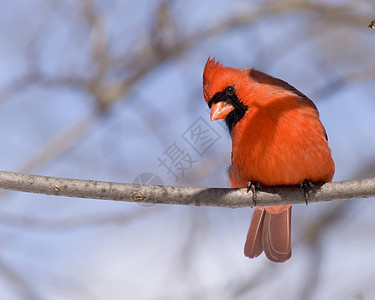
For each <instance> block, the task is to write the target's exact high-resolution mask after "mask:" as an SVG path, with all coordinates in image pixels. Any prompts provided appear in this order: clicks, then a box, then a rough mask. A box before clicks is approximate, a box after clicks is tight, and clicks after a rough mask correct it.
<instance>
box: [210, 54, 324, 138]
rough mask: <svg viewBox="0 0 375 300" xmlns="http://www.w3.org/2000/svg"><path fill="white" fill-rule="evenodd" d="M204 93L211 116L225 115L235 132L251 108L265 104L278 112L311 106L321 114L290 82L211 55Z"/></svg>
mask: <svg viewBox="0 0 375 300" xmlns="http://www.w3.org/2000/svg"><path fill="white" fill-rule="evenodd" d="M203 94H204V99H205V100H206V103H207V104H208V107H210V108H211V120H212V121H213V120H219V119H225V121H226V123H227V125H228V128H229V131H231V132H232V129H233V128H234V126H235V125H236V124H237V123H238V122H239V121H241V120H242V119H243V117H244V116H245V114H246V112H247V111H253V113H254V111H255V110H256V109H259V108H261V107H268V110H269V111H276V112H277V111H282V110H285V109H287V108H289V109H291V108H293V107H294V108H295V107H297V106H304V107H306V106H307V107H309V108H310V110H311V113H312V114H318V111H317V108H316V106H315V104H314V103H313V102H312V101H311V100H310V99H309V98H307V97H306V96H305V95H304V94H302V93H301V92H300V91H298V90H297V89H295V88H294V87H293V86H291V85H289V84H288V83H287V82H285V81H283V80H281V79H278V78H275V77H272V76H269V75H267V74H265V73H263V72H260V71H258V70H255V69H235V68H230V67H226V66H223V65H222V64H221V63H219V62H217V61H215V59H210V58H208V60H207V62H206V65H205V67H204V72H203ZM271 108H272V109H271ZM275 118H276V117H275Z"/></svg>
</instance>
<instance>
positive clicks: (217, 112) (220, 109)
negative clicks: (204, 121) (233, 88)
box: [211, 102, 234, 121]
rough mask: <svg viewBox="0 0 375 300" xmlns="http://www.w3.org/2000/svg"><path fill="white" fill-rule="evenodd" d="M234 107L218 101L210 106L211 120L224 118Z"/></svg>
mask: <svg viewBox="0 0 375 300" xmlns="http://www.w3.org/2000/svg"><path fill="white" fill-rule="evenodd" d="M233 109H234V107H233V106H232V105H231V104H229V103H225V102H218V103H215V104H212V106H211V121H215V120H219V119H225V118H226V117H227V115H228V114H229V113H230V112H231V111H232V110H233Z"/></svg>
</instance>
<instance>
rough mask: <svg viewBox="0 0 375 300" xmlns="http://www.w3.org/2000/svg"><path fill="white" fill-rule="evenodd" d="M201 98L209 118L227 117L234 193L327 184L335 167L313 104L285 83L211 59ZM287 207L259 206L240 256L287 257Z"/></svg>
mask: <svg viewBox="0 0 375 300" xmlns="http://www.w3.org/2000/svg"><path fill="white" fill-rule="evenodd" d="M203 93H204V98H205V100H206V102H207V104H208V106H209V107H210V108H211V120H212V121H213V120H218V119H225V122H226V124H227V126H228V129H229V132H230V135H231V139H232V164H231V166H230V168H229V178H230V182H231V187H233V188H243V187H248V191H249V190H250V189H251V190H252V191H253V196H254V195H256V188H258V187H269V186H280V185H297V184H302V185H303V186H304V187H305V188H306V185H307V184H313V183H324V182H330V181H332V178H333V174H334V171H335V164H334V162H333V160H332V157H331V149H330V148H329V146H328V139H327V134H326V131H325V129H324V127H323V125H322V123H321V122H320V119H319V113H318V110H317V108H316V106H315V104H314V103H313V102H312V101H311V100H310V99H309V98H308V97H306V96H305V95H304V94H302V93H301V92H300V91H298V90H297V89H295V88H294V87H293V86H291V85H289V84H288V83H287V82H285V81H283V80H281V79H277V78H274V77H272V76H269V75H267V74H265V73H262V72H260V71H257V70H255V69H235V68H230V67H226V66H223V65H222V64H221V63H219V62H216V61H215V59H210V58H209V59H208V60H207V63H206V65H205V68H204V73H203ZM291 212H292V207H291V206H290V205H282V206H266V207H256V208H255V210H254V213H253V217H252V220H251V224H250V228H249V231H248V234H247V239H246V243H245V255H246V256H248V257H250V258H254V257H256V256H258V255H260V254H261V253H262V252H263V251H264V252H265V254H266V256H267V257H268V258H269V259H270V260H271V261H274V262H284V261H286V260H288V259H289V258H290V257H291Z"/></svg>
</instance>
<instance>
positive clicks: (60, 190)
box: [0, 172, 375, 208]
mask: <svg viewBox="0 0 375 300" xmlns="http://www.w3.org/2000/svg"><path fill="white" fill-rule="evenodd" d="M0 188H2V189H7V190H13V191H20V192H27V193H38V194H46V195H55V196H67V197H76V198H91V199H102V200H114V201H125V202H138V203H161V204H181V205H197V206H199V205H202V206H216V207H232V208H236V207H248V206H254V205H255V204H256V205H257V206H267V205H285V204H300V203H305V197H304V193H303V191H302V189H301V188H300V187H298V186H286V187H271V188H265V189H263V191H258V192H257V197H256V203H254V202H253V200H252V199H253V197H251V195H250V194H248V193H247V192H246V189H245V188H243V189H242V188H241V189H229V188H203V187H182V186H158V185H138V184H128V183H116V182H104V181H94V180H81V179H69V178H58V177H47V176H39V175H29V174H21V173H12V172H0ZM369 197H375V178H370V179H362V180H353V181H341V182H333V183H326V184H322V185H317V186H316V187H314V188H313V190H312V191H311V193H310V195H309V199H308V201H309V202H324V201H331V200H338V199H343V200H348V199H355V198H369Z"/></svg>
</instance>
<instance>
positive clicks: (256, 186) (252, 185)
mask: <svg viewBox="0 0 375 300" xmlns="http://www.w3.org/2000/svg"><path fill="white" fill-rule="evenodd" d="M260 190H262V185H261V183H260V182H259V181H255V182H251V181H249V182H248V183H247V192H250V191H251V193H252V195H253V204H254V206H257V191H260Z"/></svg>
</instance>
